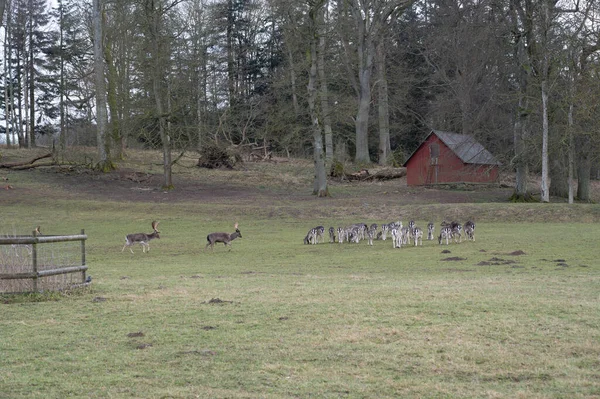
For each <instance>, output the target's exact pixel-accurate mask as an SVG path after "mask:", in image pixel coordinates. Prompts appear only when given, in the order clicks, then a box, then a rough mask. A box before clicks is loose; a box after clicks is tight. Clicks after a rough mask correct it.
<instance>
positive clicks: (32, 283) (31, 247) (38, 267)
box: [0, 230, 88, 293]
mask: <svg viewBox="0 0 600 399" xmlns="http://www.w3.org/2000/svg"><path fill="white" fill-rule="evenodd" d="M86 240H87V235H86V234H85V231H84V230H81V234H74V235H53V236H49V235H43V236H40V235H38V233H37V231H34V232H33V234H32V235H31V236H14V237H0V247H1V246H4V249H6V248H7V246H11V247H12V248H17V249H18V248H22V247H25V249H26V251H25V252H26V255H27V256H26V258H27V259H23V258H24V257H23V256H19V254H18V252H16V251H15V254H14V256H13V257H11V256H8V257H2V258H0V292H13V293H14V292H38V291H42V290H43V289H44V288H45V289H49V290H60V289H66V288H70V287H73V286H81V285H82V284H85V283H86V272H87V270H88V267H87V265H86V259H85V242H86ZM72 241H79V242H80V243H81V244H80V256H81V258H80V259H81V260H80V261H79V259H77V260H73V261H72V262H71V264H69V265H67V264H58V265H57V264H55V262H56V261H55V260H54V259H53V258H55V253H54V252H52V254H51V255H52V256H50V258H52V259H50V260H48V259H46V258H45V257H44V256H40V255H39V253H40V252H41V250H42V249H44V247H45V246H48V245H49V244H53V243H62V242H72ZM61 250H62V251H67V252H71V251H73V249H71V248H61ZM5 252H7V253H10V251H5ZM75 256H76V255H75ZM11 263H12V264H11ZM73 263H74V264H73ZM9 269H12V270H10V271H9ZM53 276H54V277H53ZM60 276H63V278H62V279H61V278H60ZM79 276H80V277H79ZM51 277H52V281H51V282H49V281H50V280H48V278H51ZM11 281H13V282H15V283H11ZM44 282H45V283H44ZM42 283H44V284H42Z"/></svg>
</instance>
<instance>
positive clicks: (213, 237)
mask: <svg viewBox="0 0 600 399" xmlns="http://www.w3.org/2000/svg"><path fill="white" fill-rule="evenodd" d="M233 228H234V229H235V232H234V233H231V234H229V233H210V234H209V235H207V236H206V241H207V243H206V246H205V247H204V250H205V251H206V248H208V246H209V245H210V249H211V250H212V251H214V250H215V243H217V242H222V243H223V244H225V246H229V250H230V251H231V241H233V240H235V239H236V238H238V237H240V238H242V233H240V230H239V229H238V224H237V223H236V224H235V225H234V226H233Z"/></svg>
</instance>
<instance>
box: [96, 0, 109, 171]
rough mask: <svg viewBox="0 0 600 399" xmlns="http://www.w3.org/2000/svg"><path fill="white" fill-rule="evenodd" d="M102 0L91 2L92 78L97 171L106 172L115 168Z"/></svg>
mask: <svg viewBox="0 0 600 399" xmlns="http://www.w3.org/2000/svg"><path fill="white" fill-rule="evenodd" d="M103 8H104V4H103V0H93V14H92V24H93V27H94V76H95V83H96V129H97V130H96V145H97V149H98V163H97V164H96V168H97V169H98V170H101V171H104V172H108V171H110V170H113V169H114V168H115V166H114V164H113V163H112V160H111V159H110V141H109V140H108V138H107V137H106V131H107V126H108V114H107V110H106V80H105V79H106V77H105V74H106V72H105V64H104V54H103V51H102V50H103V38H104V34H103V26H102V13H103Z"/></svg>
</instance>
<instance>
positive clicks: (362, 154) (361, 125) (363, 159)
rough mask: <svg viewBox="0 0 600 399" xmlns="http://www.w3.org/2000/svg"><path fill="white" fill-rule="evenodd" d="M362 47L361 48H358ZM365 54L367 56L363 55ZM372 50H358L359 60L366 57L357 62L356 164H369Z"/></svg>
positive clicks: (366, 44) (368, 44) (369, 44)
mask: <svg viewBox="0 0 600 399" xmlns="http://www.w3.org/2000/svg"><path fill="white" fill-rule="evenodd" d="M364 46H365V47H369V46H372V44H371V43H370V42H368V43H365V44H364ZM359 47H362V46H359ZM364 52H367V54H364ZM369 53H372V50H367V49H363V50H359V58H362V57H366V58H367V60H366V61H365V62H364V63H363V62H360V61H359V71H358V77H359V79H358V81H359V94H358V112H357V114H356V122H355V127H356V155H355V158H354V159H355V161H356V162H358V163H370V162H371V157H370V155H369V111H370V109H371V72H372V59H373V55H372V54H369Z"/></svg>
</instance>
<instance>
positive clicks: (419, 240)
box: [121, 220, 475, 253]
mask: <svg viewBox="0 0 600 399" xmlns="http://www.w3.org/2000/svg"><path fill="white" fill-rule="evenodd" d="M158 223H159V222H157V221H154V222H152V230H154V231H153V232H152V233H135V234H128V235H127V236H126V237H125V245H124V246H123V249H122V250H121V252H123V251H124V250H125V248H129V250H130V251H131V253H133V249H132V248H131V247H132V246H133V245H134V244H140V245H141V246H142V252H144V253H145V252H147V251H148V252H149V251H150V241H151V240H153V239H155V238H160V234H159V233H160V232H159V231H158ZM234 228H235V232H233V233H210V234H209V235H207V236H206V241H207V243H206V246H205V247H204V250H206V249H207V248H208V247H209V246H210V249H211V250H212V251H214V246H215V244H216V243H219V242H222V243H223V244H224V245H225V246H231V241H233V240H235V239H236V238H238V237H240V238H242V233H241V232H240V230H239V229H238V224H237V223H236V224H235V225H234ZM378 228H379V226H378V225H377V224H376V223H373V224H372V225H370V226H367V225H366V224H365V223H356V224H353V225H351V226H347V227H338V228H337V230H336V229H335V228H334V227H330V228H329V242H330V243H334V242H336V239H337V242H339V243H343V242H354V243H358V242H360V241H361V240H367V241H368V244H369V245H373V240H384V241H385V240H386V239H387V236H388V234H390V235H391V239H392V246H393V247H394V248H401V247H402V245H411V241H412V245H415V246H418V245H419V244H421V245H423V230H422V229H421V228H420V227H418V226H417V225H416V224H415V222H414V221H412V220H411V221H410V222H409V223H408V226H403V225H402V222H400V221H399V222H392V223H387V224H383V225H382V226H381V230H380V231H379V230H378ZM434 231H435V226H434V224H433V222H429V223H428V224H427V239H428V240H433V239H434ZM336 232H337V237H336ZM463 232H464V235H465V237H466V240H472V241H475V223H473V222H472V221H471V220H468V221H467V222H466V223H465V225H464V229H463V226H462V225H461V224H460V223H458V222H446V221H443V222H442V223H441V231H440V234H439V236H438V243H439V244H442V243H443V241H444V240H445V241H446V245H448V244H449V243H450V241H454V242H462V237H463ZM319 240H320V241H321V242H325V227H323V226H317V227H313V228H311V229H310V230H309V231H308V234H306V236H305V237H304V244H318V243H319ZM230 250H231V249H230Z"/></svg>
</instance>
